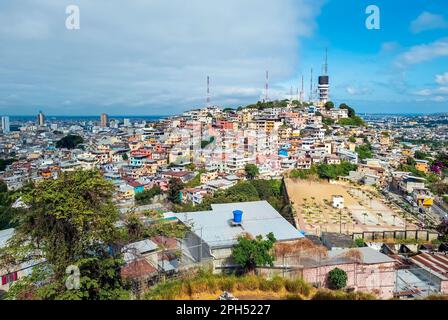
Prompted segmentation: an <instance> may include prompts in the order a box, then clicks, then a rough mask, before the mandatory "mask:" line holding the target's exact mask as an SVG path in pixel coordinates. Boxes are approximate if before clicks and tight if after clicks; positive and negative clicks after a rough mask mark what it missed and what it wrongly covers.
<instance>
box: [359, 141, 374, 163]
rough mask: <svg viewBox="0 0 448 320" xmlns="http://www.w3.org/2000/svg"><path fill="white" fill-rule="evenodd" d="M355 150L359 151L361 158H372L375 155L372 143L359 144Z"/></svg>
mask: <svg viewBox="0 0 448 320" xmlns="http://www.w3.org/2000/svg"><path fill="white" fill-rule="evenodd" d="M355 151H356V152H357V153H358V156H359V159H360V160H364V159H370V158H372V157H373V152H372V145H371V144H370V143H367V144H363V145H360V146H357V147H356V148H355Z"/></svg>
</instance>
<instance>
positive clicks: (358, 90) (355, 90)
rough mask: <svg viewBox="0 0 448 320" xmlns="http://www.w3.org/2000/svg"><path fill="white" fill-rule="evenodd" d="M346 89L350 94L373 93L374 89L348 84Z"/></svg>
mask: <svg viewBox="0 0 448 320" xmlns="http://www.w3.org/2000/svg"><path fill="white" fill-rule="evenodd" d="M345 90H346V91H347V93H348V94H349V95H352V96H355V95H366V94H370V93H372V89H370V88H360V87H353V86H348V87H346V88H345Z"/></svg>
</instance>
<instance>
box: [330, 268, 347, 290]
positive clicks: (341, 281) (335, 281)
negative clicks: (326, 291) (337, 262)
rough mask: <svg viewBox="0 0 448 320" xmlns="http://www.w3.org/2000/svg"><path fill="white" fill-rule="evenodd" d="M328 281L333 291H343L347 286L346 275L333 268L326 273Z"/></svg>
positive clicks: (340, 270) (342, 271)
mask: <svg viewBox="0 0 448 320" xmlns="http://www.w3.org/2000/svg"><path fill="white" fill-rule="evenodd" d="M328 281H329V282H330V285H331V286H332V287H333V289H337V290H340V289H343V288H345V287H346V286H347V273H346V272H345V271H344V270H342V269H339V268H334V269H333V270H331V271H330V272H329V273H328Z"/></svg>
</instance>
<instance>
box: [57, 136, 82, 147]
mask: <svg viewBox="0 0 448 320" xmlns="http://www.w3.org/2000/svg"><path fill="white" fill-rule="evenodd" d="M83 142H84V139H83V138H82V137H80V136H77V135H72V134H70V135H68V136H65V137H64V138H62V139H61V140H59V141H58V142H56V148H59V149H75V148H76V147H77V146H78V145H80V144H82V143H83Z"/></svg>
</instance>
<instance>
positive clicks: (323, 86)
mask: <svg viewBox="0 0 448 320" xmlns="http://www.w3.org/2000/svg"><path fill="white" fill-rule="evenodd" d="M323 69H324V70H323V75H321V76H319V79H318V84H317V90H318V91H319V102H320V103H321V104H325V103H326V102H327V101H328V100H329V99H330V78H329V76H328V56H327V50H325V64H324V67H323Z"/></svg>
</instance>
